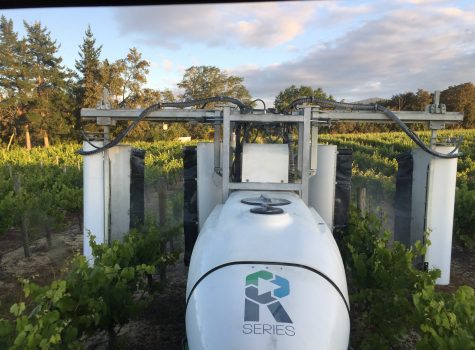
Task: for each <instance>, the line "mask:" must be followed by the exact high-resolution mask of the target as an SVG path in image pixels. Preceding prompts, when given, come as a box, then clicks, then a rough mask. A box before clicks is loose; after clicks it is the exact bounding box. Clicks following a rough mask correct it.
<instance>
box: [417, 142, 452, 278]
mask: <svg viewBox="0 0 475 350" xmlns="http://www.w3.org/2000/svg"><path fill="white" fill-rule="evenodd" d="M436 150H437V151H438V152H440V153H448V152H450V151H451V150H452V147H442V146H438V147H436ZM412 154H413V159H414V170H413V184H412V222H411V244H414V242H415V241H417V240H421V239H422V236H423V234H424V232H426V231H427V232H428V233H429V240H430V241H431V245H430V246H429V248H428V249H427V253H426V256H425V262H427V264H428V268H429V269H440V270H441V277H440V278H438V279H437V281H436V283H437V284H440V285H446V284H449V283H450V262H451V254H452V233H453V220H454V203H455V185H456V175H457V159H456V158H453V159H442V158H436V157H433V156H431V155H429V154H428V153H426V152H424V151H423V150H421V149H419V148H417V149H414V150H413V151H412Z"/></svg>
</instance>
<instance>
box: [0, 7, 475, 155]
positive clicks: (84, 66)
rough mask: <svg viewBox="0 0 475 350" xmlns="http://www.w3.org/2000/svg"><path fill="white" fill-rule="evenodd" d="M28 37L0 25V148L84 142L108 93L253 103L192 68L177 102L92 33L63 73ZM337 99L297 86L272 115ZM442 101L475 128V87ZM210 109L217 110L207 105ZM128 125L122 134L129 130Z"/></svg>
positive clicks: (123, 103)
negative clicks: (297, 104) (308, 99)
mask: <svg viewBox="0 0 475 350" xmlns="http://www.w3.org/2000/svg"><path fill="white" fill-rule="evenodd" d="M23 25H24V27H25V33H26V34H25V36H24V37H22V38H19V36H18V33H17V32H15V30H14V26H13V21H12V20H11V19H7V18H6V17H5V16H2V17H1V18H0V142H1V143H2V144H7V145H10V144H11V143H12V142H17V143H22V144H23V143H26V144H27V147H31V145H32V144H33V145H43V144H44V145H45V146H48V145H49V143H50V139H51V138H53V139H55V140H58V139H65V140H80V139H81V135H80V133H79V131H80V130H81V129H83V128H85V127H86V129H87V128H89V130H92V131H94V130H95V126H94V125H84V122H82V121H81V118H80V109H81V108H82V107H89V108H94V107H96V105H97V103H98V102H99V101H100V100H101V97H102V89H103V88H104V87H106V88H107V89H108V90H109V92H110V94H111V96H112V101H110V102H111V104H112V108H139V107H146V106H148V105H150V104H152V103H156V102H169V101H175V100H189V99H198V98H204V97H210V96H216V95H227V96H231V97H235V98H238V99H240V100H242V101H244V102H246V103H250V102H251V100H252V98H251V95H250V93H249V91H248V90H247V88H246V87H245V85H244V78H242V77H238V76H234V75H229V74H227V73H226V72H224V71H222V70H221V69H219V68H217V67H214V66H192V67H190V68H188V69H186V70H185V73H184V75H183V78H182V80H181V81H180V82H179V83H178V84H177V87H178V88H180V89H181V90H182V91H183V93H182V94H180V95H178V96H174V94H173V92H172V91H171V90H169V89H164V90H157V89H151V88H148V87H146V83H147V76H148V73H149V71H150V62H149V61H148V60H146V59H144V58H143V57H142V54H141V53H140V52H139V51H138V50H137V48H135V47H133V48H130V49H129V52H128V53H127V55H126V56H125V57H124V58H121V59H118V60H116V61H109V60H108V59H107V58H106V59H102V58H101V52H102V45H98V44H97V43H96V39H95V38H94V35H93V33H92V30H91V28H90V27H88V28H87V29H86V31H85V35H84V38H83V42H82V44H81V45H79V51H78V58H77V59H76V61H75V66H74V68H75V70H73V69H70V68H68V67H66V66H65V65H64V64H63V62H62V58H61V57H60V56H59V54H58V49H59V44H58V43H57V42H56V40H53V39H52V37H51V33H50V32H49V31H48V29H47V28H46V27H45V26H43V25H42V24H41V22H34V23H31V24H29V23H27V22H23ZM311 95H313V96H315V97H319V98H327V99H333V96H331V95H329V94H327V93H326V92H325V91H324V90H323V89H322V88H320V87H319V88H317V89H314V88H312V87H311V86H299V87H297V86H295V85H291V86H289V87H288V88H286V89H284V90H283V91H280V92H279V93H278V94H277V96H276V98H275V101H274V106H275V110H276V111H277V112H284V111H286V110H287V107H288V106H289V104H290V102H291V101H293V100H294V99H296V98H299V97H302V96H311ZM441 100H442V102H443V103H445V104H446V105H447V107H448V110H449V111H450V110H454V111H463V112H464V113H465V115H466V117H465V121H464V126H465V127H473V126H474V125H475V85H474V84H473V83H471V82H467V83H464V84H460V85H456V86H450V87H449V88H447V89H446V90H444V91H442V96H441ZM431 101H432V97H431V94H430V93H429V92H428V91H425V90H422V89H419V90H418V91H417V92H405V93H399V94H396V95H394V96H392V98H390V99H388V100H382V101H378V103H381V104H384V105H386V106H388V107H390V108H391V109H394V110H416V111H417V110H423V109H424V107H425V105H427V104H429V103H431ZM206 107H208V108H212V107H213V106H212V105H208V106H206ZM125 125H126V123H125V122H123V124H122V125H119V129H118V130H119V131H120V127H125ZM361 128H362V127H361V126H359V124H341V125H337V126H336V127H335V128H332V130H334V131H338V132H352V131H353V132H358V131H376V130H379V129H381V128H386V129H387V128H388V127H381V126H373V127H371V130H368V128H367V126H365V127H363V129H361ZM209 133H210V130H209V128H207V127H206V126H200V125H182V124H179V123H175V124H173V125H171V126H170V127H168V126H166V125H163V124H158V123H147V122H144V123H141V124H139V127H138V128H136V129H135V130H134V132H133V133H132V134H131V135H130V137H131V138H132V139H134V138H135V139H141V140H153V139H155V140H156V139H170V138H175V137H176V136H180V135H190V136H192V137H193V138H206V137H208V136H210V135H209Z"/></svg>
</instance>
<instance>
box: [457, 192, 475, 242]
mask: <svg viewBox="0 0 475 350" xmlns="http://www.w3.org/2000/svg"><path fill="white" fill-rule="evenodd" d="M474 205H475V189H474V190H468V189H467V187H466V186H462V187H460V188H458V189H457V192H456V194H455V212H454V233H455V235H456V237H457V238H458V239H459V240H460V241H461V242H462V244H463V245H464V246H465V247H466V248H473V247H474V245H475V229H474V227H475V210H473V209H471V208H473V207H474Z"/></svg>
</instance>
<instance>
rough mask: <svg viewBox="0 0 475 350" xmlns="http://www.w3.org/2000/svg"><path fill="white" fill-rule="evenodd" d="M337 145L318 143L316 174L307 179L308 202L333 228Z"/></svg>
mask: <svg viewBox="0 0 475 350" xmlns="http://www.w3.org/2000/svg"><path fill="white" fill-rule="evenodd" d="M336 156H337V146H335V145H318V148H317V174H316V175H314V176H311V177H310V179H309V186H308V187H309V191H308V204H309V206H311V207H313V208H315V210H316V211H317V212H318V213H319V214H320V216H321V217H322V218H323V220H324V221H325V223H326V224H327V225H328V227H330V229H331V230H333V214H334V211H335V181H336Z"/></svg>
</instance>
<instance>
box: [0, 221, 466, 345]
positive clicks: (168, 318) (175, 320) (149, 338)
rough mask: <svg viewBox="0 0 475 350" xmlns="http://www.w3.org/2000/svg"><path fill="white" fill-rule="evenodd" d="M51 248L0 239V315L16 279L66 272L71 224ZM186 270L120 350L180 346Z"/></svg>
mask: <svg viewBox="0 0 475 350" xmlns="http://www.w3.org/2000/svg"><path fill="white" fill-rule="evenodd" d="M53 238H54V240H53V242H54V247H53V248H52V249H50V250H48V249H47V246H46V241H45V239H44V238H40V239H37V240H35V241H34V242H32V244H31V247H32V249H31V250H32V257H31V258H28V259H27V258H24V256H23V248H22V246H21V240H20V234H19V233H18V232H15V231H12V232H9V233H7V234H6V235H3V236H2V237H0V301H1V305H0V318H1V317H10V315H9V312H8V309H9V307H10V305H11V304H12V303H15V302H17V301H19V300H20V299H21V297H22V292H21V284H20V283H19V281H18V279H19V278H29V279H30V280H32V279H34V280H35V282H36V283H38V284H40V285H46V284H49V283H51V281H52V280H54V279H55V278H59V277H61V276H62V275H64V273H65V270H64V268H65V266H66V265H67V262H68V261H69V259H70V258H71V257H72V256H73V255H74V254H75V253H78V252H81V251H82V233H81V232H80V229H79V227H78V226H77V225H74V224H72V225H71V227H70V228H69V229H67V230H64V231H61V232H55V233H54V236H53ZM186 275H187V269H186V268H185V266H184V265H183V263H182V260H180V261H179V262H178V263H177V264H176V265H175V266H170V267H169V268H168V271H167V279H168V281H169V282H168V285H167V286H166V287H165V289H164V290H163V291H162V292H161V293H160V294H159V295H158V296H157V297H156V298H154V300H153V301H152V303H151V304H150V305H149V306H148V308H147V309H145V310H144V311H143V312H142V314H141V315H140V317H139V318H138V319H136V320H133V321H132V322H130V323H129V324H127V325H125V326H124V327H123V328H122V329H121V330H120V333H119V341H118V343H119V345H120V348H122V349H137V350H141V349H166V350H180V349H183V347H182V341H183V338H184V335H185V325H184V319H185V290H186ZM461 285H469V286H471V287H473V288H475V251H466V250H463V249H462V248H461V247H460V246H459V245H458V244H457V243H455V244H454V246H453V249H452V274H451V284H450V285H448V286H441V287H439V288H440V290H443V291H446V292H453V291H454V290H456V289H457V288H458V287H459V286H461ZM105 339H106V337H105V335H104V334H98V335H97V336H96V337H94V338H92V339H89V340H88V341H87V348H88V349H105V348H106V345H105Z"/></svg>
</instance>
